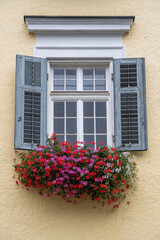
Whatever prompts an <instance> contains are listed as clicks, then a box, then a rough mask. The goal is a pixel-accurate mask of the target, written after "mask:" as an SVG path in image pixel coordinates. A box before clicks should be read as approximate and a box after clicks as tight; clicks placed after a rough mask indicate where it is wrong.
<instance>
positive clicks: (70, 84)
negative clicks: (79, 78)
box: [66, 80, 77, 90]
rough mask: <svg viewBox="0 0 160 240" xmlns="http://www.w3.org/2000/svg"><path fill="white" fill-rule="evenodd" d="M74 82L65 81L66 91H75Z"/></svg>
mask: <svg viewBox="0 0 160 240" xmlns="http://www.w3.org/2000/svg"><path fill="white" fill-rule="evenodd" d="M76 88H77V87H76V81H74V80H67V81H66V90H76Z"/></svg>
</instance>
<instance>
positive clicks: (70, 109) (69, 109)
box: [66, 102, 77, 117]
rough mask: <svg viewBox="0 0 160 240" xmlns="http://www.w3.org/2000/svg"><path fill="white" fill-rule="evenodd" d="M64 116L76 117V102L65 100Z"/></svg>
mask: <svg viewBox="0 0 160 240" xmlns="http://www.w3.org/2000/svg"><path fill="white" fill-rule="evenodd" d="M66 116H67V117H76V116H77V103H76V102H67V103H66Z"/></svg>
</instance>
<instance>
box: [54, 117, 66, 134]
mask: <svg viewBox="0 0 160 240" xmlns="http://www.w3.org/2000/svg"><path fill="white" fill-rule="evenodd" d="M54 133H57V134H58V133H62V134H64V119H61V118H56V119H54Z"/></svg>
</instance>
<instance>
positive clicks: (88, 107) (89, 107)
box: [83, 102, 94, 117]
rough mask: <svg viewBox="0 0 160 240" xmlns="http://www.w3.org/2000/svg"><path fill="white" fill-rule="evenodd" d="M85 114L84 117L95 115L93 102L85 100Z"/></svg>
mask: <svg viewBox="0 0 160 240" xmlns="http://www.w3.org/2000/svg"><path fill="white" fill-rule="evenodd" d="M83 115H84V117H93V116H94V105H93V102H84V103H83Z"/></svg>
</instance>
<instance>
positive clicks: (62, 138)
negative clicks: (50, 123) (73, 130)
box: [57, 135, 64, 143]
mask: <svg viewBox="0 0 160 240" xmlns="http://www.w3.org/2000/svg"><path fill="white" fill-rule="evenodd" d="M57 140H58V141H59V142H62V143H63V142H64V135H57Z"/></svg>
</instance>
